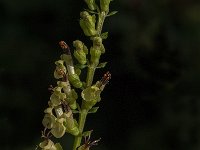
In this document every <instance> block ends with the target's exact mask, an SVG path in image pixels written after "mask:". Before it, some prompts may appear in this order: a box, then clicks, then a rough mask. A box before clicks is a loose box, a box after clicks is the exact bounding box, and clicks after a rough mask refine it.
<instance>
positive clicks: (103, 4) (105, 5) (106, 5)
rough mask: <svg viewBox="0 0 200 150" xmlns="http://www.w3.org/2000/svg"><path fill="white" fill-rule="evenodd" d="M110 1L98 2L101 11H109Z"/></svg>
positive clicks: (102, 0) (101, 0)
mask: <svg viewBox="0 0 200 150" xmlns="http://www.w3.org/2000/svg"><path fill="white" fill-rule="evenodd" d="M110 2H111V0H100V6H101V11H109V4H110Z"/></svg>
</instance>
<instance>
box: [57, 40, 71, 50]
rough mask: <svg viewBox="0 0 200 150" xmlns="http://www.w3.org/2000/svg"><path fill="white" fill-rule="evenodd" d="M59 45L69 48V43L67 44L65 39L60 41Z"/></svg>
mask: <svg viewBox="0 0 200 150" xmlns="http://www.w3.org/2000/svg"><path fill="white" fill-rule="evenodd" d="M59 45H60V47H61V48H62V49H63V50H65V49H68V48H69V47H68V45H67V44H66V43H65V42H64V41H60V42H59Z"/></svg>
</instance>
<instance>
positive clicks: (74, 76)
mask: <svg viewBox="0 0 200 150" xmlns="http://www.w3.org/2000/svg"><path fill="white" fill-rule="evenodd" d="M68 78H69V81H70V83H71V84H72V85H73V86H74V87H76V88H81V87H82V85H83V84H82V82H81V81H80V78H79V76H78V75H77V74H71V75H70V74H69V76H68Z"/></svg>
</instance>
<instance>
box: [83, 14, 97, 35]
mask: <svg viewBox="0 0 200 150" xmlns="http://www.w3.org/2000/svg"><path fill="white" fill-rule="evenodd" d="M80 16H81V19H80V26H81V28H82V30H83V32H84V34H85V35H86V36H94V35H96V34H97V31H96V29H95V23H96V17H95V15H92V16H91V15H90V14H89V13H88V12H87V11H83V12H81V13H80Z"/></svg>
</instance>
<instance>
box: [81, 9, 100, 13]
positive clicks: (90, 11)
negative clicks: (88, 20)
mask: <svg viewBox="0 0 200 150" xmlns="http://www.w3.org/2000/svg"><path fill="white" fill-rule="evenodd" d="M84 10H85V11H87V12H89V13H91V14H98V13H97V12H96V11H93V10H89V9H84Z"/></svg>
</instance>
